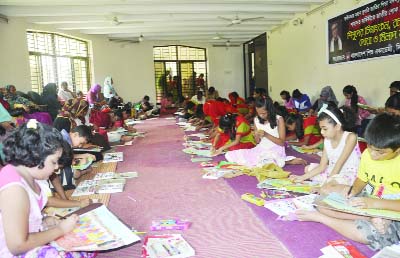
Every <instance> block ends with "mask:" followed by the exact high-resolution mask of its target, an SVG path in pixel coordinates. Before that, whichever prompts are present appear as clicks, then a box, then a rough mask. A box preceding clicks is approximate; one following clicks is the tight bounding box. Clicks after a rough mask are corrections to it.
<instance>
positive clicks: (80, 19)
mask: <svg viewBox="0 0 400 258" xmlns="http://www.w3.org/2000/svg"><path fill="white" fill-rule="evenodd" d="M235 15H236V13H230V12H221V13H218V14H210V13H199V14H196V15H195V16H193V14H154V15H153V14H136V15H124V14H118V13H116V14H108V15H107V14H99V15H93V14H92V15H87V16H78V15H75V16H72V15H69V16H56V17H55V16H38V17H31V16H26V19H27V21H29V22H32V23H37V24H64V23H66V24H68V23H70V24H71V23H92V22H103V21H105V20H107V19H108V20H109V19H111V18H112V17H113V16H117V17H118V19H119V20H120V21H143V22H157V21H162V22H164V21H199V22H200V21H209V20H216V19H217V16H222V17H227V18H234V17H235ZM248 17H264V19H263V20H266V21H277V20H279V21H280V20H285V19H292V18H293V17H294V13H293V14H277V13H261V12H251V13H244V12H240V18H242V19H244V18H248Z"/></svg>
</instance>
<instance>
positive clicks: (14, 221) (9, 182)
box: [0, 120, 94, 257]
mask: <svg viewBox="0 0 400 258" xmlns="http://www.w3.org/2000/svg"><path fill="white" fill-rule="evenodd" d="M62 141H63V138H62V135H61V134H60V132H58V131H57V130H56V129H54V128H51V127H50V126H47V125H42V124H40V123H38V122H37V121H36V120H29V121H28V123H26V124H24V125H22V126H21V127H19V128H18V129H16V130H15V131H13V133H12V134H11V135H10V136H9V137H7V139H6V140H5V141H4V154H5V161H6V162H7V163H8V165H7V166H5V167H4V168H3V169H2V170H1V173H0V210H1V213H0V215H1V220H0V257H14V256H17V255H18V256H21V257H93V256H94V254H92V253H68V252H60V253H59V252H58V251H57V250H56V249H54V248H53V247H51V246H49V245H47V244H48V243H49V242H51V241H53V240H55V239H57V238H59V237H61V236H63V235H64V234H66V233H68V232H70V231H71V230H73V229H74V227H75V226H76V223H77V221H78V216H76V215H73V216H70V217H68V218H67V219H65V220H62V221H60V222H59V223H58V224H57V225H55V226H53V227H51V228H48V227H47V225H46V223H43V224H42V220H43V216H42V213H41V210H42V209H43V207H44V206H45V205H46V202H47V197H46V194H45V193H44V189H43V188H42V184H39V183H38V181H39V180H45V179H48V178H49V176H50V175H51V174H52V173H53V172H54V170H56V169H57V168H58V160H59V158H60V156H61V153H62ZM10 200H12V201H11V202H10ZM44 222H45V221H44Z"/></svg>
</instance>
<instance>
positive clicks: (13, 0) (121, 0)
mask: <svg viewBox="0 0 400 258" xmlns="http://www.w3.org/2000/svg"><path fill="white" fill-rule="evenodd" d="M165 2H166V1H164V0H96V1H93V0H2V1H1V5H16V6H21V5H31V6H36V5H40V6H43V5H49V6H60V5H78V6H82V5H92V6H93V5H110V4H112V5H126V4H133V5H137V4H164V3H165ZM198 2H199V1H198V0H169V1H168V3H173V4H188V3H198ZM201 2H202V3H203V4H213V3H218V4H237V3H243V2H246V3H249V4H258V3H262V4H305V5H311V4H323V3H325V2H327V1H326V0H248V1H245V0H202V1H201Z"/></svg>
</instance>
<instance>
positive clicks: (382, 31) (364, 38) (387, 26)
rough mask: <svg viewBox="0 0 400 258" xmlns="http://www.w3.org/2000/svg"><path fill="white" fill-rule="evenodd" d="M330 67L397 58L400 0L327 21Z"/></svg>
mask: <svg viewBox="0 0 400 258" xmlns="http://www.w3.org/2000/svg"><path fill="white" fill-rule="evenodd" d="M327 49H328V56H329V64H336V63H343V62H350V61H356V60H363V59H368V58H375V57H381V56H389V55H396V54H400V0H377V1H374V2H372V3H369V4H366V5H364V6H362V7H359V8H357V9H354V10H352V11H350V12H347V13H345V14H342V15H340V16H338V17H335V18H332V19H330V20H328V46H327Z"/></svg>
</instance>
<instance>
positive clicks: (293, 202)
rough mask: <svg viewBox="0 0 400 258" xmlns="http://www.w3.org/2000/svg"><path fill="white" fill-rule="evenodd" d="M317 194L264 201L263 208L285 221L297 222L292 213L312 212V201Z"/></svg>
mask: <svg viewBox="0 0 400 258" xmlns="http://www.w3.org/2000/svg"><path fill="white" fill-rule="evenodd" d="M317 196H318V195H317V194H309V195H303V196H299V197H296V198H287V199H276V200H272V201H265V202H264V207H265V208H267V209H269V210H271V211H272V212H274V213H276V214H278V215H279V216H280V217H284V218H286V219H287V220H297V218H296V216H295V214H294V212H295V211H296V210H298V209H301V210H314V204H313V203H314V200H315V198H316V197H317Z"/></svg>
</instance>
